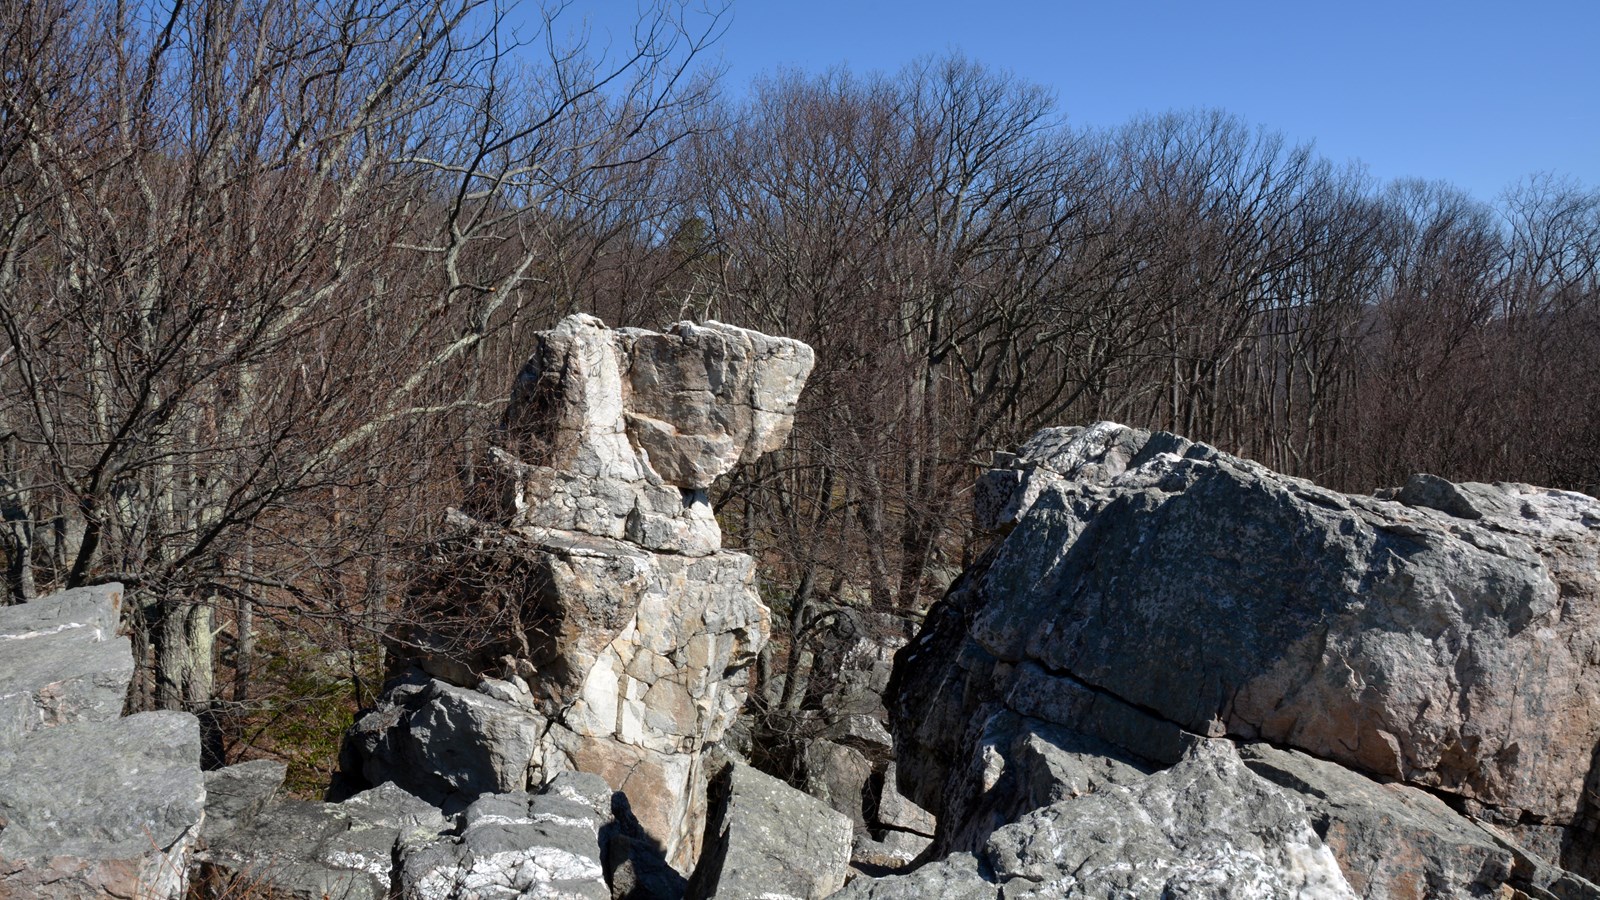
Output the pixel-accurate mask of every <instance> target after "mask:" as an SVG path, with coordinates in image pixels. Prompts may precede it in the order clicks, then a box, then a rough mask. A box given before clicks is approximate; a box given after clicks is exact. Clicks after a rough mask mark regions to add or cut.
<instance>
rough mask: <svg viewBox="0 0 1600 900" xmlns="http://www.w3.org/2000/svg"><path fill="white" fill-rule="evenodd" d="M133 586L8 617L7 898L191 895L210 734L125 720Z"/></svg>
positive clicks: (165, 716) (1, 679)
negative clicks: (203, 758)
mask: <svg viewBox="0 0 1600 900" xmlns="http://www.w3.org/2000/svg"><path fill="white" fill-rule="evenodd" d="M121 607H122V586H121V585H119V584H109V585H103V586H99V587H88V588H80V589H77V590H71V591H66V592H64V593H61V594H56V595H53V596H50V597H45V598H41V599H39V600H35V601H33V602H31V603H24V604H21V605H18V606H8V607H0V898H10V897H17V898H24V897H26V898H57V897H60V898H67V897H72V898H77V897H125V898H140V900H160V898H176V897H181V896H183V895H184V892H185V890H186V889H187V886H188V878H189V863H190V858H191V855H192V853H193V850H194V848H195V845H196V843H197V841H198V838H199V831H200V821H201V818H202V814H203V811H204V805H205V800H206V791H205V783H204V781H203V780H202V778H201V774H200V723H199V722H198V720H196V719H195V717H194V716H191V715H189V714H188V713H178V712H150V713H139V714H137V715H132V716H127V717H123V716H122V706H123V700H124V698H125V697H126V696H127V693H128V683H129V681H130V680H131V678H132V677H133V653H132V650H131V648H130V645H129V641H128V639H127V638H125V637H120V636H118V635H117V627H118V623H119V622H120V620H121Z"/></svg>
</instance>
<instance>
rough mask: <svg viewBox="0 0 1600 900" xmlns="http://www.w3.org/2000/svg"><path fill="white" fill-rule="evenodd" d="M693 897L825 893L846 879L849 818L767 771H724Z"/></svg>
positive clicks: (758, 898) (806, 899) (789, 897)
mask: <svg viewBox="0 0 1600 900" xmlns="http://www.w3.org/2000/svg"><path fill="white" fill-rule="evenodd" d="M713 793H714V794H715V795H716V797H717V801H716V804H715V806H714V808H713V810H712V812H711V817H710V820H709V822H708V825H707V833H708V837H707V840H706V852H705V856H704V857H703V858H702V859H701V861H700V868H699V869H698V870H697V871H696V872H695V877H694V879H693V880H692V881H691V882H690V885H689V896H690V897H691V898H693V900H821V898H823V897H827V896H830V895H831V894H833V893H834V892H835V891H837V890H838V889H839V888H841V887H843V886H844V879H845V873H846V871H847V869H848V868H849V865H850V847H851V836H852V834H853V832H854V830H855V828H854V825H853V824H852V823H851V821H850V819H849V818H847V817H846V816H844V815H843V814H842V813H839V812H837V811H835V810H833V809H831V808H829V807H828V805H827V804H826V803H823V802H822V801H821V800H818V799H817V798H815V797H812V796H811V795H809V794H805V793H802V792H800V791H797V790H795V789H794V788H792V787H790V786H788V785H787V784H784V783H783V782H782V781H779V780H778V779H776V778H773V777H772V776H771V775H768V774H766V773H765V772H761V771H758V770H756V769H753V768H751V767H749V766H747V765H744V764H743V763H737V762H732V763H729V764H728V765H726V766H725V767H724V768H723V769H722V770H721V771H720V773H719V775H718V778H717V780H716V783H715V786H714V790H713Z"/></svg>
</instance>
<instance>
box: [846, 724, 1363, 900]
mask: <svg viewBox="0 0 1600 900" xmlns="http://www.w3.org/2000/svg"><path fill="white" fill-rule="evenodd" d="M949 859H950V860H957V861H958V863H957V867H956V868H955V869H954V870H953V871H949V872H947V873H946V877H947V878H948V879H949V881H950V882H951V886H952V888H954V889H956V890H959V891H961V892H963V893H964V894H966V895H970V893H968V892H971V891H975V890H976V889H977V884H978V883H979V882H980V880H991V879H992V883H993V885H994V886H992V887H991V890H995V891H996V892H995V894H991V895H990V896H995V895H996V894H998V893H999V891H998V890H996V887H999V888H1000V889H1003V892H1004V896H1005V897H1007V898H1011V897H1029V898H1034V897H1037V898H1045V897H1052V898H1069V897H1085V898H1087V897H1123V898H1129V900H1140V898H1150V900H1157V898H1165V897H1193V898H1225V897H1226V898H1241V900H1243V898H1259V897H1301V898H1307V900H1309V898H1330V900H1331V898H1352V900H1353V898H1354V897H1355V896H1356V894H1355V893H1354V892H1353V891H1352V890H1351V888H1350V885H1349V884H1348V883H1347V882H1346V881H1345V878H1344V875H1343V874H1342V873H1341V872H1340V870H1339V865H1338V863H1337V862H1336V861H1335V859H1334V856H1333V854H1332V853H1331V852H1329V850H1328V848H1327V846H1326V845H1324V844H1323V843H1322V841H1321V840H1320V839H1319V838H1318V837H1317V835H1316V833H1315V832H1314V831H1313V830H1312V828H1311V825H1310V823H1309V821H1308V819H1307V815H1306V810H1305V807H1304V805H1303V804H1302V803H1301V802H1300V801H1299V800H1297V799H1296V798H1295V797H1293V796H1291V795H1290V794H1289V793H1288V792H1286V791H1283V790H1281V789H1279V788H1278V787H1276V786H1275V785H1273V784H1271V783H1269V782H1267V781H1266V780H1264V779H1262V778H1259V777H1257V776H1256V775H1255V774H1253V773H1252V772H1251V771H1250V770H1249V769H1248V768H1246V767H1245V766H1244V764H1243V763H1242V762H1241V761H1240V759H1239V756H1238V753H1237V751H1236V750H1235V749H1234V747H1233V745H1232V744H1231V743H1230V742H1228V741H1198V742H1196V743H1195V744H1194V745H1192V746H1191V748H1190V750H1189V752H1188V754H1187V755H1186V756H1185V757H1184V758H1183V759H1182V760H1180V761H1179V762H1178V763H1177V764H1176V765H1174V766H1173V767H1171V768H1170V769H1167V770H1165V771H1162V772H1159V773H1157V774H1155V775H1151V776H1148V777H1141V778H1139V779H1138V780H1137V781H1134V782H1133V783H1131V784H1128V785H1122V784H1106V785H1104V786H1102V787H1101V788H1100V789H1099V790H1095V791H1092V792H1090V793H1086V794H1082V795H1079V796H1075V797H1071V798H1069V799H1065V800H1062V801H1060V802H1056V803H1052V804H1050V805H1048V806H1044V807H1041V808H1039V809H1037V810H1035V811H1033V812H1031V813H1028V814H1027V815H1025V816H1023V817H1022V818H1021V819H1020V820H1019V821H1017V822H1015V823H1012V824H1009V825H1006V826H1004V827H1002V828H1000V829H999V830H997V831H995V832H994V833H993V834H992V835H991V836H989V838H988V839H987V841H986V842H985V844H984V846H983V848H982V850H981V855H980V856H979V857H973V856H968V855H966V854H957V855H955V856H952V857H950V858H949ZM980 860H981V863H980ZM947 864H948V861H947ZM873 888H874V885H872V883H871V882H870V881H869V882H865V883H863V882H857V883H855V884H852V886H851V887H850V888H849V889H847V890H846V891H845V892H844V893H843V894H841V895H839V896H841V897H891V896H904V894H897V893H891V892H888V891H875V890H874V889H873ZM940 890H941V891H944V892H945V894H944V895H946V896H948V895H950V891H951V889H950V888H941V889H940ZM940 895H941V894H940V892H935V893H933V894H932V896H940ZM957 895H958V896H959V895H961V894H957Z"/></svg>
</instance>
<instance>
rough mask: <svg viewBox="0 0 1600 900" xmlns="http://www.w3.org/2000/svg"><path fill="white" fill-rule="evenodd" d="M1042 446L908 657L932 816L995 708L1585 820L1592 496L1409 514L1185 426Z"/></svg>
mask: <svg viewBox="0 0 1600 900" xmlns="http://www.w3.org/2000/svg"><path fill="white" fill-rule="evenodd" d="M1091 432H1092V433H1093V434H1092V437H1093V440H1089V437H1091ZM1046 437H1048V436H1046ZM1063 437H1064V440H1063V439H1062V438H1063ZM1051 441H1054V442H1055V445H1059V447H1060V449H1059V450H1056V451H1050V450H1048V449H1043V448H1033V449H1030V450H1029V451H1027V452H1025V453H1024V454H1023V455H1022V457H1021V459H1022V462H1021V463H1013V464H1012V465H1010V466H1007V467H1005V468H1004V470H1003V471H1002V472H1001V473H1000V475H998V476H996V477H997V479H999V480H1002V481H1004V480H1006V479H1009V482H1007V483H1009V484H1011V485H1012V486H1011V488H1009V489H1008V490H1010V493H1007V494H1005V496H1006V498H1007V499H1006V501H1005V502H1004V503H999V504H998V505H997V507H996V508H997V509H999V510H1000V512H999V513H996V514H995V518H996V522H997V523H998V524H999V525H1001V526H1003V525H1004V524H1005V523H1006V522H1007V521H1010V520H1011V519H1014V520H1015V524H1014V527H1013V530H1011V531H1010V533H1009V534H1008V535H1007V536H1006V538H1005V539H1004V540H1003V541H1001V542H1000V543H999V544H998V545H996V547H995V548H994V549H993V550H992V551H991V552H990V553H989V554H988V555H986V557H985V558H984V560H982V561H981V563H980V565H979V566H978V567H977V568H976V569H975V570H974V571H972V572H969V573H968V574H967V575H966V576H965V577H964V578H963V579H962V581H960V582H958V583H957V585H956V586H955V587H953V588H952V590H951V592H950V594H949V595H947V598H946V600H945V601H943V602H942V603H941V605H940V607H936V608H935V609H934V610H933V611H932V612H930V615H929V618H928V625H927V627H926V628H925V630H924V633H923V634H922V635H921V636H920V637H919V638H918V640H917V641H916V642H914V643H913V644H911V645H909V646H908V647H907V648H906V649H905V650H904V651H903V652H902V653H901V655H900V656H899V658H898V668H897V671H896V683H895V685H894V687H893V688H892V690H891V697H890V698H889V702H890V704H891V706H892V707H893V712H894V713H895V720H896V723H897V724H896V740H897V749H898V750H899V753H900V766H901V781H902V782H903V786H905V784H906V783H909V784H911V785H914V786H915V789H914V790H913V791H912V792H911V793H909V794H908V796H911V798H912V799H913V800H917V801H918V802H924V801H926V802H927V803H928V804H929V806H930V811H931V812H934V813H935V814H936V815H939V816H940V819H941V821H943V820H944V819H945V816H944V814H943V812H942V810H941V809H940V808H938V807H939V805H940V802H941V801H939V800H937V799H936V798H938V797H940V796H942V795H943V794H944V793H945V790H944V789H945V787H946V786H947V785H948V784H949V783H950V780H951V778H952V777H953V773H954V772H956V771H958V770H959V769H960V768H961V767H962V766H964V765H965V764H966V761H967V759H968V758H969V754H968V752H967V750H968V748H970V745H971V740H972V739H973V737H974V736H975V735H976V734H977V733H978V732H979V731H980V730H981V727H982V725H981V723H982V722H983V721H985V720H987V718H988V717H989V716H991V715H992V714H993V711H994V710H995V709H997V708H1008V709H1012V710H1013V711H1016V712H1019V713H1024V714H1026V715H1029V716H1033V717H1036V718H1040V719H1044V720H1046V721H1050V722H1054V723H1057V724H1060V725H1063V726H1065V727H1067V728H1068V729H1071V730H1074V731H1078V732H1082V733H1087V734H1090V735H1093V736H1097V737H1100V738H1102V739H1104V740H1107V741H1108V742H1111V743H1114V744H1117V745H1119V746H1122V747H1124V748H1128V749H1130V750H1133V751H1134V752H1135V753H1136V754H1137V755H1138V756H1140V757H1142V758H1144V759H1146V760H1150V761H1153V762H1160V763H1166V762H1169V761H1170V760H1171V758H1172V757H1173V755H1174V754H1175V753H1181V752H1182V747H1183V746H1184V740H1185V739H1184V737H1183V735H1184V734H1185V733H1189V734H1194V735H1202V736H1222V735H1228V736H1233V737H1237V738H1239V739H1243V740H1258V739H1259V740H1269V741H1272V742H1274V743H1277V744H1282V745H1288V746H1292V747H1296V748H1300V749H1303V750H1305V751H1306V752H1308V753H1311V754H1313V755H1315V756H1318V757H1321V758H1326V759H1330V760H1334V761H1337V762H1339V763H1341V764H1344V765H1346V766H1349V767H1352V768H1355V769H1358V770H1361V771H1363V772H1366V773H1368V774H1370V775H1374V776H1380V777H1384V778H1389V779H1395V780H1400V781H1404V782H1406V783H1409V784H1413V785H1416V786H1419V787H1424V788H1427V789H1429V790H1434V791H1442V792H1444V793H1446V794H1450V795H1454V796H1456V797H1458V798H1461V802H1463V803H1471V804H1476V807H1475V808H1477V809H1479V810H1481V811H1482V814H1483V815H1484V816H1485V817H1488V818H1493V819H1497V820H1502V821H1523V820H1527V819H1531V820H1534V821H1538V822H1541V823H1548V824H1551V825H1555V826H1558V827H1563V828H1567V829H1573V828H1578V827H1581V823H1585V822H1589V821H1593V820H1594V819H1595V813H1594V810H1593V803H1592V801H1589V800H1586V799H1585V780H1586V778H1588V777H1589V772H1590V769H1591V767H1592V761H1593V754H1594V751H1595V748H1596V746H1597V745H1600V637H1596V635H1600V501H1596V500H1594V499H1593V498H1589V497H1585V496H1583V495H1579V494H1572V493H1568V492H1562V491H1552V490H1546V489H1541V488H1534V487H1529V486H1526V485H1509V484H1502V485H1456V486H1445V485H1441V484H1439V483H1437V482H1436V481H1428V480H1426V479H1424V480H1421V481H1417V482H1414V483H1413V485H1410V486H1408V488H1407V489H1406V490H1403V491H1402V492H1401V493H1400V496H1401V497H1402V498H1403V499H1404V498H1409V499H1410V500H1411V501H1413V502H1414V503H1415V504H1416V505H1410V506H1408V505H1405V504H1403V503H1400V502H1395V501H1388V500H1380V499H1376V498H1371V497H1360V496H1350V495H1343V494H1338V493H1335V492H1332V491H1328V490H1325V489H1322V488H1319V487H1317V486H1316V485H1313V484H1311V483H1309V482H1305V481H1301V480H1299V479H1294V478H1289V477H1286V476H1283V475H1279V474H1277V473H1274V472H1271V471H1269V470H1267V469H1265V468H1264V467H1262V466H1260V465H1257V464H1255V463H1251V462H1248V461H1245V460H1240V459H1236V458H1234V457H1231V456H1228V455H1226V454H1223V453H1219V452H1217V451H1216V450H1214V449H1213V448H1209V447H1206V446H1204V445H1200V444H1195V445H1190V444H1188V442H1186V441H1183V440H1182V439H1180V438H1176V437H1173V436H1171V435H1160V434H1158V435H1150V436H1148V437H1146V436H1145V435H1143V433H1140V432H1136V431H1133V430H1132V429H1123V428H1121V426H1114V425H1109V424H1102V425H1097V426H1095V427H1094V428H1092V429H1090V430H1089V431H1085V432H1079V433H1075V434H1068V435H1064V436H1063V435H1057V436H1056V437H1050V438H1049V439H1048V440H1045V439H1044V438H1041V443H1050V442H1051ZM1124 458H1125V459H1126V462H1125V463H1124V462H1123V460H1124ZM1052 459H1053V460H1057V461H1056V462H1052V463H1049V464H1048V465H1047V464H1046V463H1045V462H1044V461H1045V460H1052ZM1063 459H1064V460H1065V461H1061V460H1063ZM1018 466H1021V468H1018ZM1030 466H1031V467H1032V468H1031V469H1030V468H1029V467H1030ZM1052 466H1054V467H1057V468H1052ZM1119 468H1120V471H1118V469H1119ZM1030 472H1031V473H1032V474H1031V475H1030V474H1029V473H1030ZM1019 473H1020V474H1019ZM1074 473H1077V474H1074ZM1002 476H1003V477H1002ZM1030 479H1033V480H1030ZM1035 481H1037V484H1035ZM1002 493H1004V492H1003V491H1002ZM1441 507H1442V509H1441ZM1007 510H1010V512H1007ZM1013 513H1014V515H1013ZM1008 517H1009V518H1008ZM1152 660H1160V661H1161V664H1160V665H1152V664H1151V661H1152ZM1569 834H1570V831H1569ZM1565 843H1566V844H1567V845H1568V846H1571V844H1572V842H1571V841H1566V842H1565ZM1564 859H1565V860H1568V861H1569V862H1570V861H1572V860H1573V859H1575V857H1572V856H1564ZM1559 861H1560V860H1558V862H1559ZM1579 874H1583V873H1582V872H1580V873H1579Z"/></svg>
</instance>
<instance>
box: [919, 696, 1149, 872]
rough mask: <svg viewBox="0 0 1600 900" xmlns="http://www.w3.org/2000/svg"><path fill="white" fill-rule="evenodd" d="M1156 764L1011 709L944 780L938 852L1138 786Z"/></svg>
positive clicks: (977, 845)
mask: <svg viewBox="0 0 1600 900" xmlns="http://www.w3.org/2000/svg"><path fill="white" fill-rule="evenodd" d="M1154 771H1155V768H1154V767H1153V766H1151V765H1149V764H1147V763H1144V762H1143V761H1141V760H1139V759H1138V758H1137V757H1135V756H1133V755H1131V754H1129V753H1128V752H1127V751H1125V750H1122V749H1121V748H1118V747H1116V746H1114V745H1112V744H1110V743H1108V742H1106V741H1103V740H1100V739H1098V738H1094V737H1090V736H1088V735H1083V734H1078V733H1076V732H1073V731H1069V730H1067V729H1064V728H1061V727H1059V726H1053V725H1050V724H1048V723H1046V722H1042V721H1040V720H1037V719H1031V718H1027V717H1023V716H1019V715H1017V714H1015V713H1012V712H1000V713H996V714H995V715H994V716H993V717H991V718H990V719H989V720H988V721H987V722H985V723H984V727H983V730H982V731H981V732H980V733H979V735H978V737H977V740H976V741H975V743H974V746H973V750H972V755H971V759H970V761H969V762H968V764H967V766H966V768H965V769H964V771H962V772H961V773H960V774H959V775H956V776H955V777H953V778H952V779H951V780H950V783H949V784H948V785H947V788H946V791H947V794H946V796H945V797H944V809H945V815H946V827H945V828H944V830H943V832H942V833H940V834H939V835H938V837H939V841H938V844H939V848H938V852H939V854H940V855H941V856H942V855H944V854H947V853H950V852H952V851H970V852H973V853H977V852H980V851H981V850H982V849H983V847H984V846H985V845H986V844H987V843H988V841H989V837H990V835H992V834H993V833H994V832H995V831H996V830H997V829H999V828H1002V827H1004V826H1005V825H1008V824H1010V823H1012V822H1015V821H1017V820H1019V819H1021V818H1022V817H1023V816H1025V815H1027V814H1028V813H1030V812H1033V811H1034V810H1037V809H1040V808H1042V807H1045V806H1048V805H1050V804H1052V803H1058V802H1061V801H1063V800H1069V799H1072V798H1074V797H1081V796H1085V795H1088V794H1092V793H1096V792H1098V791H1102V790H1105V789H1107V788H1109V787H1111V786H1112V785H1121V786H1124V787H1131V786H1134V785H1138V784H1142V783H1143V782H1144V780H1145V779H1146V778H1147V777H1148V776H1149V775H1150V774H1151V773H1152V772H1154Z"/></svg>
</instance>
